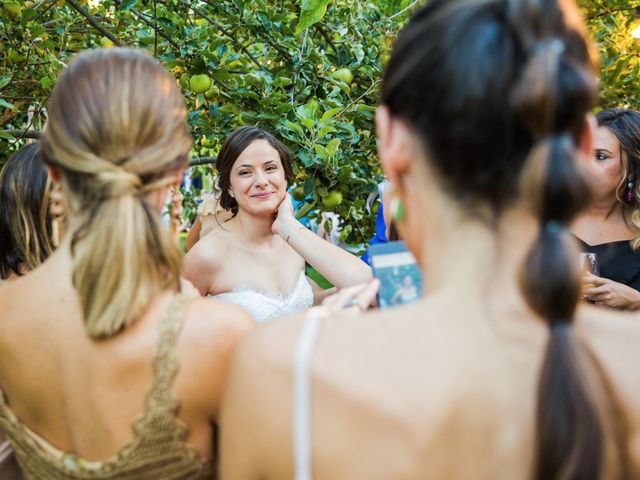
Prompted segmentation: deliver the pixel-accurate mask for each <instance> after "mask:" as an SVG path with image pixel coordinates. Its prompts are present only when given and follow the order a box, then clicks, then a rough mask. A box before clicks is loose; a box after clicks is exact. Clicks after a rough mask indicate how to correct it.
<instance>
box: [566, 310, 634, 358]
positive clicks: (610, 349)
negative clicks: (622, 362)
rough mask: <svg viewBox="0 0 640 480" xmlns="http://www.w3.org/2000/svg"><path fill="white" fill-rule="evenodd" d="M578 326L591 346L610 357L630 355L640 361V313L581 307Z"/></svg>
mask: <svg viewBox="0 0 640 480" xmlns="http://www.w3.org/2000/svg"><path fill="white" fill-rule="evenodd" d="M576 326H577V329H578V331H579V332H580V334H581V335H583V336H584V338H585V339H586V340H587V342H588V343H589V344H591V345H592V346H593V348H594V349H596V350H598V351H602V353H603V354H604V355H605V356H607V357H610V356H612V355H615V356H622V355H624V356H628V355H632V356H633V357H634V358H636V359H638V360H640V349H639V348H638V345H639V344H640V313H635V312H620V311H616V310H605V309H601V308H596V307H592V306H589V305H585V306H582V307H581V308H580V310H579V312H578V315H577V325H576Z"/></svg>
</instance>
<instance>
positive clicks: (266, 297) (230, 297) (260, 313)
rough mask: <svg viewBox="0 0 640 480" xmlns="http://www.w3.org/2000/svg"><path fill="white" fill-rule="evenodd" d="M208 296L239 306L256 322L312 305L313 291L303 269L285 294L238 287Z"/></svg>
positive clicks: (265, 320) (266, 320)
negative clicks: (291, 288) (296, 281)
mask: <svg viewBox="0 0 640 480" xmlns="http://www.w3.org/2000/svg"><path fill="white" fill-rule="evenodd" d="M209 296H210V297H211V298H215V299H216V300H220V301H222V302H227V303H233V304H235V305H239V306H241V307H242V308H244V309H245V310H247V311H248V312H249V313H250V314H251V316H253V318H254V319H255V321H256V322H258V323H264V322H268V321H269V320H273V319H274V318H277V317H282V316H285V315H291V314H293V313H297V312H300V311H302V310H306V309H307V308H311V307H312V306H313V291H312V290H311V285H310V284H309V281H308V280H307V277H306V276H305V274H304V271H301V272H300V276H299V277H298V283H296V286H295V287H294V289H293V290H292V291H291V292H290V293H289V294H288V295H286V296H283V295H281V294H279V293H268V292H260V291H258V290H254V289H251V288H238V289H234V290H232V291H231V292H227V293H221V294H219V295H209Z"/></svg>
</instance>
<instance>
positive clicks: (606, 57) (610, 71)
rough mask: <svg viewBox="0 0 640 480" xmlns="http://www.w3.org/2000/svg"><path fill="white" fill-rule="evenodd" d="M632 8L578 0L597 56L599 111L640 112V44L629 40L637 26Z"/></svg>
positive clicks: (624, 2)
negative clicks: (622, 108) (620, 108)
mask: <svg viewBox="0 0 640 480" xmlns="http://www.w3.org/2000/svg"><path fill="white" fill-rule="evenodd" d="M636 5H638V4H637V3H636V2H630V1H629V0H580V6H581V7H582V9H583V12H584V14H585V16H586V18H587V23H588V26H589V29H590V30H591V33H592V36H593V38H594V40H595V41H596V43H597V45H598V49H599V52H600V87H601V92H600V97H601V102H600V105H601V108H607V107H612V106H624V105H626V106H629V107H632V108H635V109H639V108H640V83H639V82H638V78H640V77H639V75H638V74H639V73H640V40H638V39H635V38H633V37H632V36H631V31H632V30H633V29H634V28H635V27H637V26H638V25H640V22H639V21H638V18H637V15H636ZM639 13H640V12H639Z"/></svg>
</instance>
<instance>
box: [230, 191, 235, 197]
mask: <svg viewBox="0 0 640 480" xmlns="http://www.w3.org/2000/svg"><path fill="white" fill-rule="evenodd" d="M229 196H230V197H231V198H236V196H235V195H234V194H233V192H232V191H231V190H229Z"/></svg>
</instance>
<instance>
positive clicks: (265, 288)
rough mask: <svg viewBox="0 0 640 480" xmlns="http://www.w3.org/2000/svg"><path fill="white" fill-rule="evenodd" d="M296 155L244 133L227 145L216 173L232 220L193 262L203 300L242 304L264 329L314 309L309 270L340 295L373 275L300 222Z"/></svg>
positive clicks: (188, 262) (191, 256) (189, 267)
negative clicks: (292, 186)
mask: <svg viewBox="0 0 640 480" xmlns="http://www.w3.org/2000/svg"><path fill="white" fill-rule="evenodd" d="M291 163H292V162H291V155H290V154H289V151H288V149H287V148H286V147H285V146H284V145H283V144H282V142H280V141H279V140H278V139H277V138H275V137H274V136H273V135H271V134H270V133H268V132H266V131H264V130H261V129H259V128H257V127H241V128H238V129H237V130H235V131H234V132H232V133H231V134H230V135H229V136H228V137H227V138H226V139H225V141H224V143H223V145H222V147H221V149H220V153H219V155H218V159H217V162H216V166H217V169H218V172H219V174H220V181H219V182H220V189H221V195H220V205H221V206H222V208H224V209H225V210H227V211H229V212H231V214H232V217H231V218H230V219H229V220H227V221H226V222H224V223H222V225H221V227H222V228H217V229H215V230H214V231H212V232H211V233H209V234H208V235H206V236H205V237H203V238H202V239H201V240H200V241H199V242H198V243H197V244H196V245H195V246H194V247H193V248H192V249H191V250H189V253H187V255H186V256H185V275H186V276H187V278H188V279H189V280H191V281H192V282H193V284H194V285H195V286H196V287H197V288H198V290H199V291H200V293H201V294H202V295H209V296H215V297H216V298H217V299H219V300H223V301H227V302H230V303H236V304H239V305H241V306H243V307H244V308H245V309H247V310H248V311H249V312H250V313H251V314H252V315H253V317H254V318H255V319H256V320H257V321H258V322H265V321H268V320H272V319H274V318H276V317H280V316H283V315H287V314H291V313H295V312H298V311H300V310H304V309H306V308H309V307H311V306H312V305H313V304H314V303H315V302H317V301H318V300H319V299H320V298H321V297H324V296H325V295H326V294H327V292H326V291H321V289H319V288H317V289H316V293H315V294H314V290H313V288H312V286H311V284H310V282H309V280H308V279H307V278H306V277H305V275H304V266H305V262H307V263H309V264H310V265H311V266H313V267H314V268H315V269H316V270H317V271H318V272H320V274H321V275H323V276H324V277H325V278H327V279H328V280H329V281H330V282H331V283H332V284H333V285H335V286H336V287H339V288H342V287H348V286H351V285H355V284H358V283H363V282H366V281H368V280H369V279H370V277H371V271H370V269H369V267H368V266H367V265H366V264H365V263H364V262H362V261H361V260H360V259H358V258H356V257H355V256H353V255H351V254H350V253H348V252H346V251H344V250H342V249H341V248H339V247H336V246H335V245H332V244H331V243H329V242H327V241H325V240H323V239H321V238H320V237H318V236H317V235H315V234H314V233H313V232H311V231H310V230H307V229H306V228H305V227H303V226H302V224H300V222H298V221H297V220H296V219H295V217H294V216H293V207H292V203H291V198H290V195H289V194H288V193H287V187H288V183H289V182H290V181H291V179H292V178H293V173H292V167H291Z"/></svg>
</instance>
